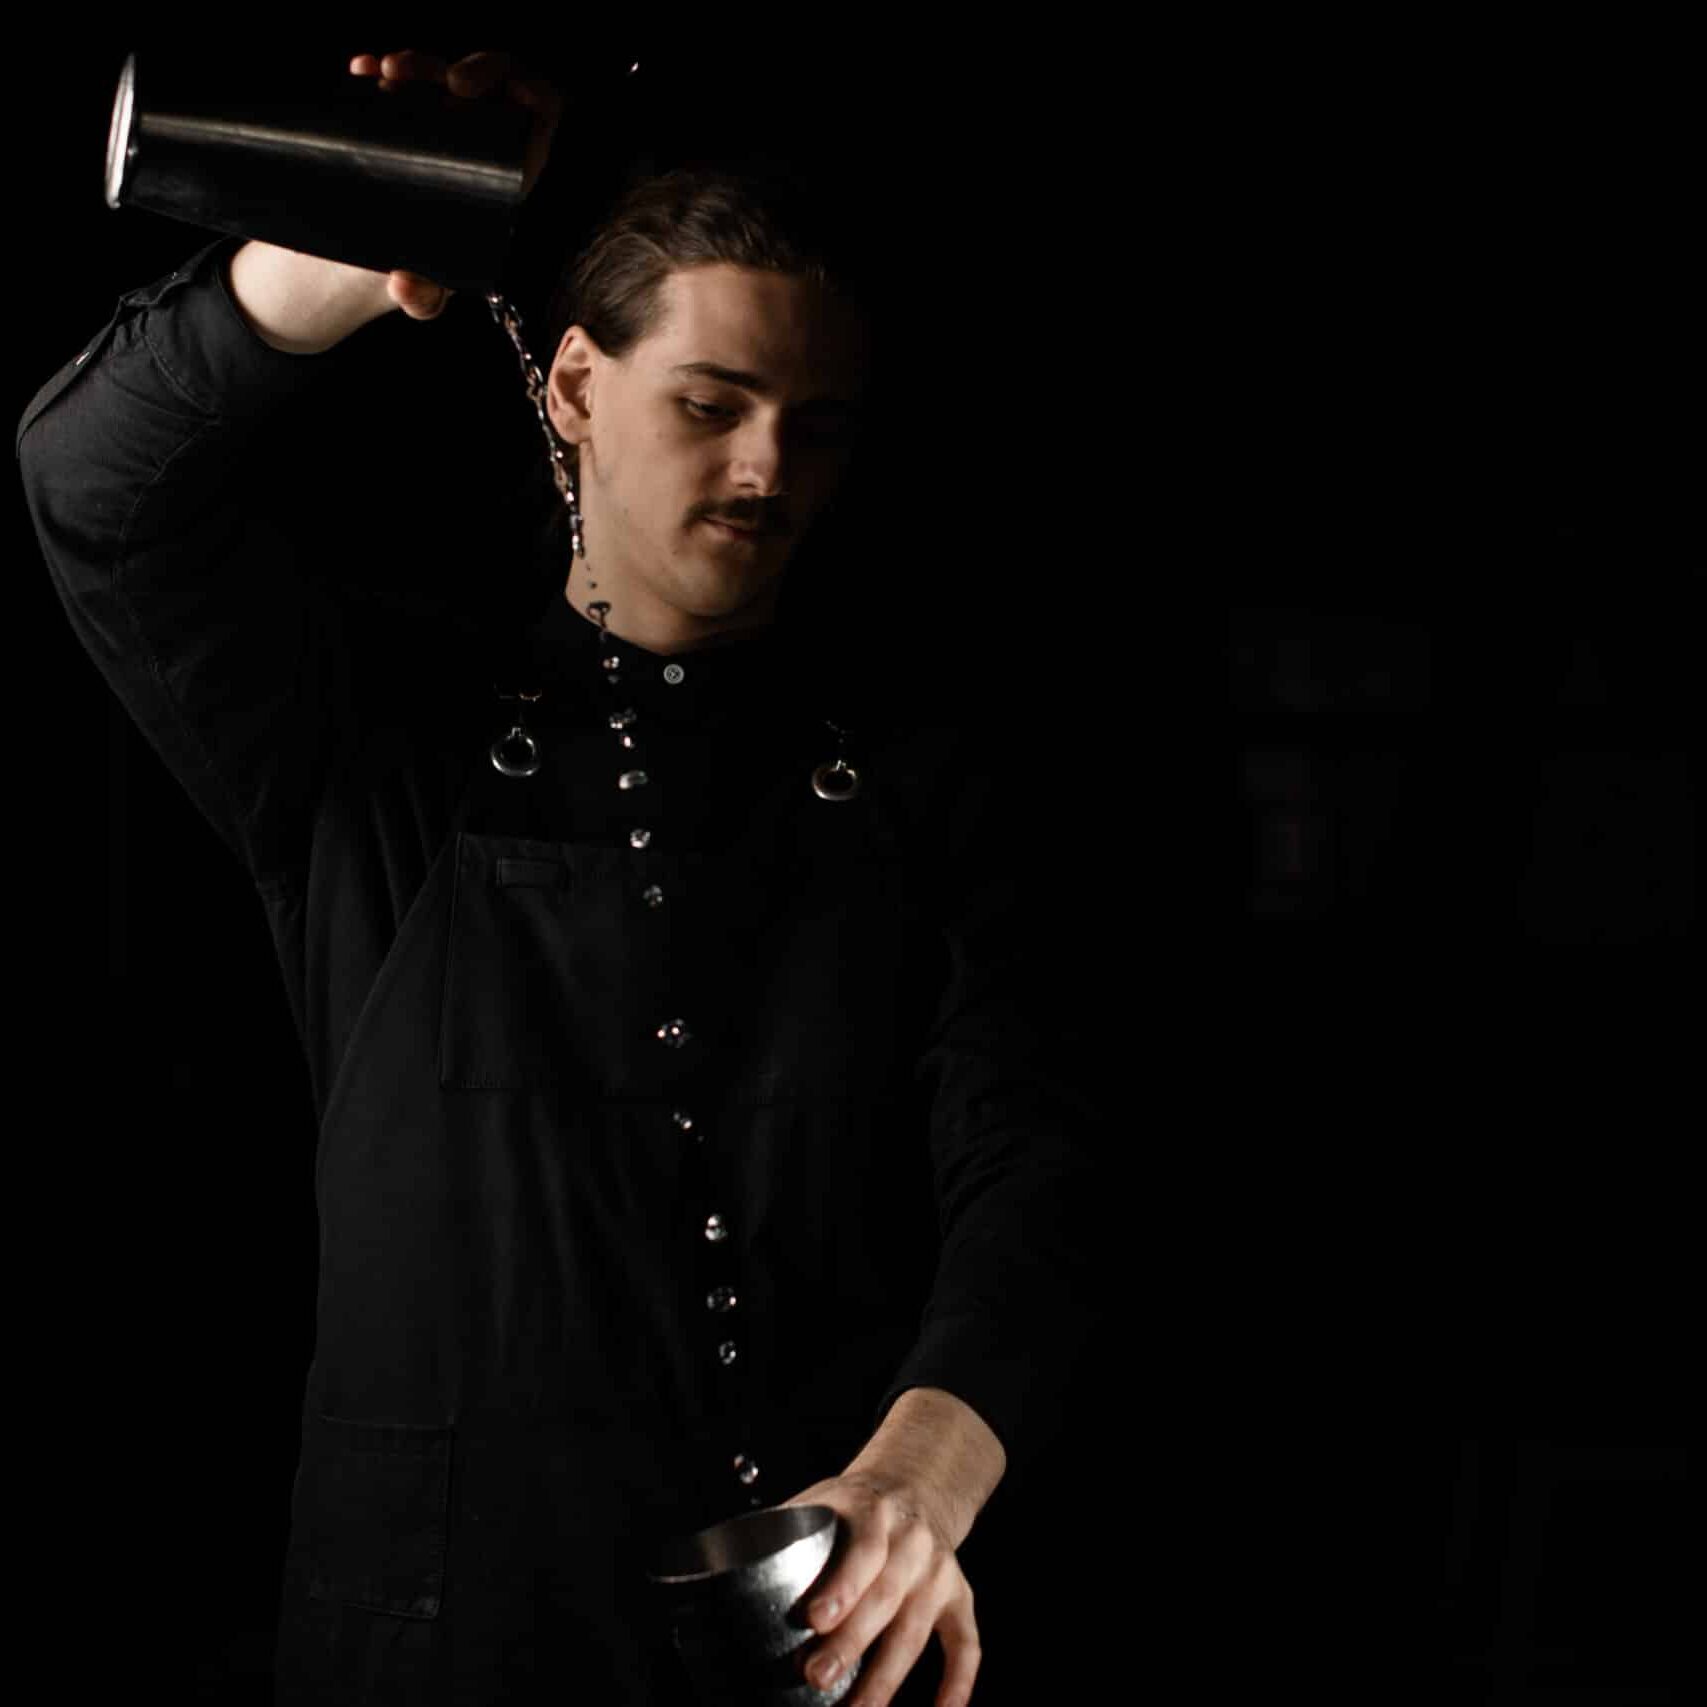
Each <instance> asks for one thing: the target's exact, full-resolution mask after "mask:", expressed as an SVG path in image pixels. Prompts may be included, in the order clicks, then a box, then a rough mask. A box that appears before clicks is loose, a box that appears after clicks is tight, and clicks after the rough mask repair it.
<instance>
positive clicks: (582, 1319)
mask: <svg viewBox="0 0 1707 1707" xmlns="http://www.w3.org/2000/svg"><path fill="white" fill-rule="evenodd" d="M488 705H489V706H492V709H491V711H490V715H489V718H488V721H487V722H486V723H485V724H484V725H483V726H478V727H476V728H474V729H472V730H471V731H470V732H469V738H468V741H467V750H468V767H469V768H468V773H467V775H468V779H469V786H467V787H466V788H465V790H464V792H463V793H462V797H461V802H460V805H459V807H458V809H457V811H456V814H455V818H454V822H453V825H452V829H451V833H450V834H449V835H448V837H446V838H445V840H444V842H443V845H442V847H441V848H440V850H439V852H438V853H437V856H436V858H435V859H434V860H433V862H432V864H431V866H430V868H429V870H428V874H427V877H426V881H425V883H424V885H423V887H422V888H421V890H420V892H419V894H418V895H417V896H416V898H415V900H414V902H413V904H412V905H411V906H410V907H409V909H408V911H407V913H406V915H405V917H404V918H403V922H402V925H401V927H400V929H399V931H398V934H397V936H396V939H395V942H394V944H393V946H392V948H391V950H390V953H389V956H388V958H387V959H386V960H385V962H384V965H383V967H382V969H381V971H380V973H379V976H378V978H377V979H376V981H375V983H374V986H373V988H372V991H371V993H370V994H369V996H368V998H367V1001H366V1003H365V1005H364V1007H363V1009H362V1011H361V1014H360V1016H359V1019H358V1020H357V1022H356V1026H355V1030H354V1033H353V1035H352V1036H351V1038H350V1041H349V1045H348V1047H347V1049H346V1050H345V1052H344V1054H343V1057H342V1063H341V1065H340V1067H339V1068H338V1070H337V1073H336V1075H335V1077H334V1079H333V1081H332V1083H331V1085H330V1087H329V1091H328V1097H327V1101H326V1106H325V1112H324V1116H323V1119H322V1123H321V1128H320V1135H319V1143H318V1149H317V1154H316V1163H315V1190H316V1200H317V1204H318V1210H319V1222H320V1233H321V1245H320V1278H319V1293H318V1303H317V1333H316V1344H315V1356H314V1361H313V1365H312V1368H311V1370H310V1373H309V1377H308V1381H307V1387H306V1392H305V1397H304V1403H303V1410H302V1447H301V1457H300V1460H299V1467H298V1472H297V1476H296V1481H295V1484H294V1488H293V1493H292V1502H291V1527H290V1538H289V1545H288V1549H287V1555H286V1560H285V1570H284V1581H283V1589H282V1599H281V1607H280V1616H279V1625H278V1656H277V1668H276V1680H277V1688H278V1695H277V1699H278V1701H279V1702H280V1703H281V1707H288V1704H294V1703H297V1702H303V1703H306V1702H310V1701H312V1702H314V1703H315V1704H316V1707H329V1704H332V1703H342V1702H363V1703H369V1702H372V1703H378V1702H393V1701H396V1702H404V1701H407V1702H411V1703H414V1702H424V1701H433V1702H440V1701H443V1702H452V1701H454V1702H458V1703H464V1702H466V1703H486V1702H499V1701H503V1702H512V1703H515V1702H529V1701H533V1700H535V1699H538V1700H540V1701H545V1700H548V1699H549V1700H550V1701H552V1702H553V1703H556V1704H559V1707H565V1704H568V1703H573V1702H587V1703H589V1704H597V1707H626V1704H630V1703H632V1704H634V1707H640V1704H642V1703H645V1704H648V1707H652V1704H667V1703H677V1702H680V1703H684V1704H685V1703H686V1702H688V1701H689V1700H690V1696H689V1694H688V1692H687V1684H686V1679H685V1676H684V1675H683V1673H682V1671H681V1668H680V1663H679V1661H678V1660H677V1658H676V1656H675V1654H674V1653H673V1652H672V1651H671V1648H670V1645H669V1641H668V1638H667V1634H666V1633H665V1632H664V1630H663V1629H661V1628H660V1626H659V1624H658V1622H657V1620H656V1614H655V1611H654V1608H653V1606H652V1604H651V1602H650V1600H649V1598H648V1596H647V1593H646V1584H645V1582H644V1577H643V1572H644V1567H645V1563H646V1560H647V1558H648V1557H649V1556H650V1554H651V1552H652V1550H653V1548H654V1547H655V1545H656V1543H657V1542H658V1541H659V1540H660V1539H662V1538H663V1537H665V1536H667V1535H671V1534H679V1533H684V1532H689V1531H692V1530H696V1529H699V1528H702V1527H704V1526H706V1525H709V1524H711V1523H714V1522H717V1521H720V1520H721V1519H723V1518H726V1517H730V1516H733V1515H736V1514H738V1513H741V1512H744V1511H747V1510H749V1509H751V1508H753V1507H755V1506H760V1505H767V1504H772V1503H776V1502H779V1501H781V1500H784V1499H787V1498H789V1497H791V1496H792V1495H794V1494H796V1493H798V1492H800V1491H801V1489H802V1488H803V1487H805V1486H807V1485H808V1484H809V1483H810V1482H812V1481H815V1480H817V1479H818V1478H820V1477H823V1476H827V1475H833V1474H835V1473H837V1472H838V1471H839V1470H841V1469H842V1468H843V1467H844V1465H845V1464H846V1462H847V1460H848V1459H849V1458H851V1457H852V1456H853V1454H854V1453H855V1452H857V1451H858V1449H859V1447H860V1446H861V1445H862V1444H863V1443H864V1441H865V1440H866V1439H867V1438H868V1436H869V1434H870V1431H871V1428H872V1426H873V1417H872V1414H871V1410H870V1406H871V1405H872V1403H873V1402H874V1401H875V1399H876V1398H877V1397H878V1396H879V1393H880V1391H881V1385H880V1382H881V1374H882V1372H883V1371H884V1370H887V1369H893V1367H894V1366H895V1365H896V1364H898V1363H899V1361H900V1359H901V1358H902V1357H903V1356H904V1355H905V1353H906V1351H907V1350H908V1348H909V1345H910V1344H911V1341H912V1337H913V1335H914V1333H915V1332H916V1329H917V1323H918V1312H919V1308H920V1306H921V1305H922V1303H923V1301H924V1298H925V1295H926V1293H927V1292H928V1285H929V1277H930V1274H931V1272H932V1265H933V1263H934V1256H935V1252H934V1250H932V1249H931V1248H930V1245H931V1235H932V1232H933V1228H934V1215H933V1208H932V1200H931V1195H930V1174H929V1164H928V1159H927V1157H926V1156H925V1154H924V1148H925V1147H924V1145H923V1143H922V1141H916V1140H915V1141H912V1142H910V1143H906V1144H903V1143H902V1142H901V1141H900V1139H899V1138H898V1136H897V1135H898V1134H900V1133H904V1132H907V1131H909V1130H911V1131H913V1132H915V1134H916V1131H917V1122H918V1120H919V1118H920V1116H919V1115H918V1113H917V1111H916V1110H913V1111H911V1112H909V1108H910V1105H909V1104H908V1101H907V1097H908V1078H909V1074H908V1070H907V1063H908V1056H909V1050H910V1049H912V1048H913V1047H915V1046H916V1039H917V1028H918V1026H919V1025H920V1024H921V1022H922V1017H923V1014H924V1012H925V1008H924V1007H921V1006H920V1005H919V1001H925V1000H928V996H927V995H925V994H922V993H921V995H920V997H919V1001H915V1000H914V999H913V997H912V996H911V995H910V994H909V992H912V991H919V992H928V989H929V987H930V976H931V974H930V971H929V968H928V967H926V966H923V965H921V963H920V962H919V956H920V954H921V953H923V954H926V956H927V958H928V953H929V950H928V947H921V943H923V942H925V941H926V940H927V939H926V938H923V937H921V936H920V932H919V929H918V926H917V923H916V921H914V920H913V919H912V916H911V914H912V902H913V896H912V893H911V890H910V888H909V882H908V879H907V876H906V874H905V871H904V867H903V862H902V859H901V849H900V846H899V844H898V841H897V838H896V832H895V829H894V823H895V822H896V821H895V820H893V819H892V818H891V817H890V816H889V815H888V814H887V813H886V812H885V810H884V807H883V789H882V786H881V784H880V782H879V781H878V779H876V778H871V777H868V776H862V783H861V789H860V792H859V794H858V795H857V796H856V797H855V798H853V799H851V800H847V801H834V802H832V801H825V800H822V799H820V798H819V797H818V796H817V795H816V794H815V793H814V791H813V789H812V787H811V783H810V777H811V773H812V769H813V767H814V765H815V764H816V763H817V762H820V761H822V760H824V759H826V758H829V757H832V756H833V755H834V752H835V743H834V741H833V739H832V738H831V737H830V736H828V735H827V734H826V733H825V730H824V726H823V723H822V721H821V720H819V719H814V718H807V717H804V716H802V715H800V714H798V713H796V714H795V715H794V716H793V717H792V720H789V719H783V720H782V727H783V733H782V734H781V735H780V736H777V737H775V738H773V739H770V744H769V745H766V744H765V740H764V739H760V738H758V737H754V739H753V740H751V741H749V742H748V743H747V744H745V745H742V744H741V743H735V744H734V745H733V746H732V747H731V749H730V752H729V756H728V759H727V763H728V765H729V766H731V767H733V768H730V769H728V770H727V771H726V772H724V773H723V775H724V780H725V781H729V780H732V779H735V778H739V779H741V780H740V786H741V787H742V788H744V789H745V790H746V793H745V794H744V795H743V797H742V801H741V804H740V808H739V811H738V813H736V814H735V818H734V819H733V820H728V821H727V822H728V823H729V826H730V827H729V828H728V830H727V831H726V832H725V833H722V834H721V841H720V845H718V846H716V847H699V848H685V847H683V846H682V845H681V842H682V838H681V837H673V836H672V835H671V834H670V833H668V832H669V830H670V821H671V816H672V814H671V812H670V810H669V809H668V808H666V809H664V811H663V815H662V817H661V819H660V822H659V831H658V833H657V835H656V837H655V841H654V844H653V845H651V846H648V847H645V848H636V847H633V846H631V845H629V844H628V841H627V838H626V836H623V837H622V838H620V839H618V838H615V837H613V836H612V835H611V834H610V833H609V830H608V826H607V828H606V829H605V831H604V833H603V834H602V835H601V836H600V838H599V839H585V838H586V832H587V820H586V815H585V814H584V813H581V812H578V811H577V809H576V808H575V805H574V794H573V786H581V787H583V788H584V787H586V786H589V784H588V782H587V779H588V778H589V777H596V779H597V782H596V786H598V787H602V788H609V789H613V790H614V789H615V786H616V784H615V778H616V775H617V774H618V772H619V770H620V768H621V762H622V761H621V755H620V753H619V751H618V749H617V747H616V744H615V738H614V736H612V735H611V734H610V733H608V732H607V731H605V730H603V729H602V728H598V727H589V723H590V720H589V719H588V718H586V717H585V716H584V715H581V716H580V717H579V724H578V727H576V728H574V729H571V727H570V726H569V724H568V723H563V724H554V723H553V722H552V706H551V703H550V699H549V696H548V699H547V701H545V702H542V703H541V704H540V705H538V706H536V707H533V708H530V709H529V711H528V713H527V716H528V720H529V724H530V727H532V728H533V729H534V730H535V732H536V735H537V738H538V740H539V742H540V749H541V759H542V769H541V772H540V773H539V775H537V776H535V777H533V778H529V779H525V780H522V779H516V778H511V777H506V776H503V775H501V774H500V773H499V772H498V770H497V769H496V768H495V767H494V766H493V764H492V763H491V760H490V758H489V756H488V752H489V747H490V744H491V742H492V740H493V739H494V738H495V737H496V736H497V735H499V734H501V733H502V732H503V730H504V728H505V727H507V713H508V711H509V710H511V709H513V708H511V707H503V708H498V707H497V706H496V704H495V702H494V701H492V700H491V699H490V698H488ZM649 763H650V764H651V765H653V766H654V767H656V772H655V774H654V776H653V777H652V779H651V782H650V783H649V785H648V786H649V787H650V788H652V789H653V790H654V795H653V796H652V799H653V800H654V801H655V800H656V797H657V796H656V791H657V790H659V789H662V790H664V791H666V792H667V791H668V790H669V789H670V788H672V787H673V788H675V789H676V790H677V793H678V798H679V799H686V794H685V793H684V792H683V791H691V790H692V789H694V788H700V789H702V790H714V789H716V788H718V787H719V780H718V777H717V776H715V775H710V774H703V773H704V772H705V770H706V768H707V767H704V766H701V765H698V764H694V765H691V766H688V768H689V769H691V770H693V772H694V774H692V775H689V774H686V772H685V771H684V769H683V766H687V765H688V762H687V761H686V760H685V759H682V758H681V756H680V754H679V753H678V764H677V769H676V770H675V771H674V772H672V771H671V770H670V768H669V766H668V764H667V763H666V761H665V759H664V758H662V757H660V756H659V753H658V746H657V743H656V742H654V743H653V746H652V749H651V751H650V754H649ZM571 773H573V775H572V774H571ZM577 778H578V779H579V782H578V783H577V781H576V779H577ZM572 785H573V786H572ZM644 792H645V791H644V790H641V791H636V799H635V803H634V808H633V811H632V813H631V814H630V815H631V816H634V817H635V818H636V819H637V820H638V819H639V817H640V816H641V815H642V812H643V807H642V805H641V796H642V795H643V794H644ZM626 806H627V802H626V801H625V802H622V803H621V805H620V806H613V810H616V811H618V812H619V813H620V811H621V810H623V809H625V808H626ZM682 816H683V815H682V814H679V813H678V814H676V817H677V818H678V820H679V819H680V818H681V817H682ZM649 890H650V891H653V892H654V895H656V893H657V892H661V893H662V900H661V901H659V902H657V903H656V904H655V903H654V899H652V898H649V897H648V893H647V892H648V891H649ZM921 979H922V980H923V981H922V982H921ZM909 1120H912V1121H913V1122H914V1125H913V1126H912V1127H911V1128H909V1127H908V1124H907V1123H908V1121H909ZM885 1145H888V1146H890V1149H891V1151H892V1152H893V1153H892V1154H891V1153H889V1152H886V1151H885V1148H884V1146H885ZM714 1218H716V1219H714ZM874 1241H875V1242H877V1243H878V1244H880V1245H886V1246H887V1247H888V1248H889V1249H890V1250H891V1251H892V1252H893V1259H894V1260H893V1265H892V1266H886V1267H885V1269H884V1274H883V1277H882V1282H881V1284H878V1283H874V1284H873V1285H872V1286H871V1287H870V1288H869V1289H866V1296H864V1297H863V1298H862V1297H861V1296H860V1293H861V1291H862V1288H861V1286H860V1276H859V1275H857V1274H856V1275H848V1274H847V1273H846V1270H847V1269H848V1268H849V1267H851V1266H854V1265H857V1264H861V1263H864V1264H866V1265H867V1266H868V1267H869V1250H870V1248H871V1247H872V1244H873V1242H874ZM827 1286H838V1287H843V1288H844V1290H843V1292H842V1295H841V1296H840V1297H837V1298H833V1299H823V1298H822V1297H821V1296H819V1295H821V1294H822V1293H823V1291H824V1290H825V1288H826V1287H827ZM850 1294H851V1295H850ZM826 1304H827V1305H829V1306H831V1315H830V1325H829V1326H827V1327H825V1328H824V1329H822V1330H821V1331H814V1330H813V1329H811V1328H809V1327H808V1325H807V1324H810V1323H813V1322H815V1321H817V1320H818V1319H819V1315H818V1311H819V1309H820V1306H821V1305H826ZM839 1347H845V1348H846V1349H845V1350H839V1349H838V1348H839ZM839 1371H844V1372H846V1380H845V1381H844V1379H843V1375H842V1374H841V1373H839ZM861 1372H864V1373H861ZM915 1675H917V1674H915Z"/></svg>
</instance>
